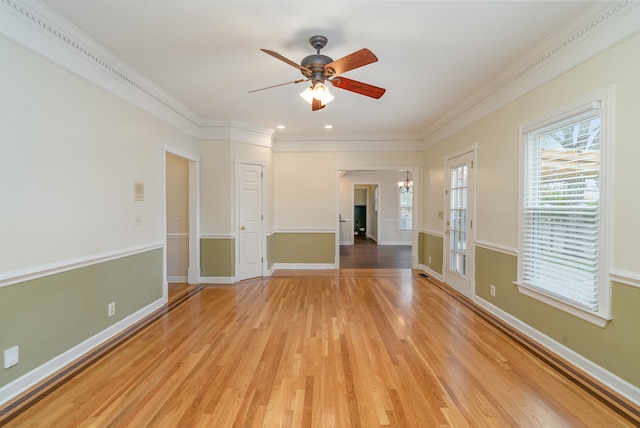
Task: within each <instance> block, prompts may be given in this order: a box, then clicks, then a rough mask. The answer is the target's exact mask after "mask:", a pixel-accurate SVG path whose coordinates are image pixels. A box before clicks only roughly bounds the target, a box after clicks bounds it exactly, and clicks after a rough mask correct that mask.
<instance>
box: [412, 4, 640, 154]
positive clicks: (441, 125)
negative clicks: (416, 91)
mask: <svg viewBox="0 0 640 428" xmlns="http://www.w3.org/2000/svg"><path fill="white" fill-rule="evenodd" d="M639 6H640V2H637V1H634V0H623V1H615V2H600V3H598V4H596V5H595V6H594V7H592V8H591V9H590V10H589V11H587V12H586V13H585V14H583V15H581V16H579V17H577V18H576V19H575V20H574V21H573V23H571V24H569V25H567V26H566V30H565V31H563V32H558V33H555V34H553V35H551V36H549V37H548V38H547V39H545V40H543V41H542V42H541V43H539V44H538V45H537V46H536V47H535V48H534V49H532V50H531V51H529V52H528V53H527V54H525V55H524V56H523V57H521V59H520V60H519V61H516V62H515V63H514V66H513V67H511V68H509V69H507V70H506V71H505V72H504V73H502V74H500V75H499V76H497V77H495V78H494V79H492V80H491V81H489V82H488V83H487V84H485V85H484V86H483V87H482V88H481V89H479V90H478V91H477V92H476V93H475V94H473V95H472V96H470V97H468V98H467V101H466V102H464V103H462V104H460V105H458V106H457V107H456V108H454V109H452V110H450V111H449V112H448V113H447V114H445V115H444V116H442V117H441V118H440V119H439V120H437V121H435V122H434V123H432V124H431V125H430V126H429V127H427V128H426V129H425V130H424V132H423V133H422V137H423V138H424V142H425V144H424V147H425V148H426V147H429V146H431V145H433V144H436V143H438V142H439V141H442V140H443V139H445V138H447V137H449V136H450V135H452V134H454V133H455V132H457V131H459V130H461V129H462V128H464V127H465V126H468V125H469V124H471V123H473V122H474V121H476V120H478V119H480V118H482V117H483V116H486V115H487V114H489V113H491V112H494V111H496V110H497V109H499V108H501V107H503V106H504V105H506V104H508V103H509V102H512V101H514V100H515V99H517V98H519V97H521V96H522V95H524V94H526V93H527V92H529V91H531V90H533V89H535V88H536V87H538V86H540V85H542V84H544V83H546V82H548V81H550V80H552V79H554V78H556V77H558V76H559V75H561V74H563V73H565V72H567V71H568V70H570V69H571V68H574V67H576V66H577V65H579V64H581V63H583V62H585V61H587V60H588V59H590V58H592V57H593V56H595V55H597V54H599V53H600V52H602V51H604V50H605V49H607V48H609V47H611V46H613V45H614V44H616V43H618V42H620V41H622V40H624V39H625V38H627V37H630V36H631V35H633V34H635V33H637V32H638V31H640V27H638V24H637V23H638V22H640V7H639Z"/></svg>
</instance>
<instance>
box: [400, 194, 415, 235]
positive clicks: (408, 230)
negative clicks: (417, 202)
mask: <svg viewBox="0 0 640 428" xmlns="http://www.w3.org/2000/svg"><path fill="white" fill-rule="evenodd" d="M409 194H410V195H411V207H410V208H411V227H408V228H404V227H402V208H406V207H403V206H402V193H400V191H399V190H398V231H400V232H410V231H412V230H413V205H414V197H413V191H412V192H409Z"/></svg>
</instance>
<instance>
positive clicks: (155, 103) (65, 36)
mask: <svg viewBox="0 0 640 428" xmlns="http://www.w3.org/2000/svg"><path fill="white" fill-rule="evenodd" d="M604 5H605V7H604V9H603V3H598V4H597V5H596V6H594V8H593V9H591V10H590V11H588V12H587V14H585V15H582V16H581V17H579V18H578V19H577V20H576V21H574V25H571V26H569V30H567V31H566V32H564V33H562V34H554V35H551V36H550V37H549V38H547V39H546V40H544V41H543V42H542V43H540V44H539V45H538V46H537V47H536V48H535V49H533V50H532V51H531V52H530V53H529V54H527V55H525V56H523V57H522V59H521V60H520V61H518V62H517V63H516V64H515V65H514V67H513V68H511V69H509V70H507V71H506V72H505V73H503V74H502V75H500V76H497V77H496V78H495V79H493V80H492V81H490V82H488V83H487V84H486V85H485V86H484V87H483V88H482V89H480V90H479V91H477V92H476V93H475V94H474V95H472V96H471V97H468V101H467V102H465V103H464V104H461V105H459V106H458V107H456V108H455V109H453V110H451V111H449V112H448V113H447V114H446V115H444V116H443V117H442V118H441V119H439V120H437V121H435V122H434V123H433V124H431V125H429V126H428V127H427V128H426V129H425V130H424V131H423V132H422V133H421V135H416V136H402V135H401V136H384V137H380V136H373V135H366V136H365V135H363V136H355V137H350V136H344V135H343V136H340V135H326V136H324V135H316V136H288V135H286V136H285V135H278V134H277V132H276V131H275V130H273V129H268V128H262V127H259V126H257V125H252V124H247V123H243V122H240V121H236V120H219V121H218V120H214V121H204V120H203V119H202V118H200V117H199V116H198V115H197V114H195V113H194V112H193V111H191V110H190V109H189V108H187V107H186V106H185V105H183V104H182V103H180V102H179V101H178V100H177V99H175V98H173V97H172V96H171V95H169V94H168V93H166V92H165V91H164V90H163V89H162V88H160V87H159V86H157V85H155V84H154V83H153V82H151V81H150V80H149V79H147V78H146V77H145V76H143V75H142V74H140V73H138V72H137V71H136V70H135V69H133V68H132V67H130V66H129V65H128V64H127V63H125V62H124V61H123V60H121V59H120V58H118V57H117V56H116V55H115V54H113V53H112V52H110V51H108V50H107V49H106V48H104V47H103V46H101V45H100V44H99V43H97V42H96V41H95V40H93V39H92V38H90V37H89V36H88V35H86V34H85V33H83V32H82V31H80V30H79V29H78V28H77V27H75V26H73V25H72V24H70V23H69V22H68V21H67V20H66V19H64V17H62V16H60V15H58V14H57V13H56V12H54V11H53V10H51V9H50V8H49V7H47V6H46V5H45V4H43V3H40V2H29V3H27V2H26V1H23V0H0V34H2V35H4V36H6V37H7V38H8V39H10V40H13V41H15V42H17V43H18V44H20V45H22V46H24V47H26V48H28V49H30V50H32V51H34V52H36V53H38V54H40V55H41V56H43V57H45V58H46V59H48V60H50V61H52V62H53V63H55V64H58V65H60V66H61V67H63V68H65V69H66V70H68V71H70V72H71V73H74V74H76V75H78V76H80V77H82V78H84V79H86V80H88V81H90V82H92V83H94V84H96V85H98V86H99V87H102V88H103V89H106V90H107V91H109V92H111V93H112V94H114V95H116V96H118V97H120V98H122V99H124V100H126V101H128V102H130V103H132V104H133V105H135V106H137V107H139V108H141V109H142V110H144V111H146V112H148V113H150V114H152V115H154V116H156V117H158V118H159V119H161V120H163V121H164V122H166V123H168V124H170V125H172V126H175V127H176V128H178V129H180V130H182V131H184V132H186V133H187V134H189V135H191V136H193V137H195V138H199V139H213V140H215V139H230V140H232V141H238V142H243V143H248V144H254V145H258V146H263V147H270V148H272V149H274V150H276V151H318V150H319V151H352V150H356V151H362V150H366V151H385V150H394V151H395V150H422V149H424V148H426V147H428V146H430V145H433V144H436V143H437V142H439V141H441V140H442V139H444V138H446V137H448V136H450V135H452V134H453V133H455V132H457V131H458V130H460V129H462V128H463V127H465V126H467V125H469V124H470V123H472V122H473V121H475V120H477V119H479V118H481V117H483V116H485V115H487V114H489V113H491V112H493V111H495V110H496V109H498V108H500V107H502V106H504V105H505V104H507V103H508V102H511V101H513V100H514V99H516V98H518V97H519V96H522V95H523V94H525V93H526V92H528V91H530V90H532V89H534V88H535V87H537V86H540V85H541V84H543V83H545V82H546V81H549V80H550V79H552V78H555V77H557V76H558V75H560V74H562V73H564V72H566V71H567V70H569V69H570V68H572V67H575V66H576V65H578V64H580V63H581V62H584V61H586V60H587V59H589V58H590V57H592V56H594V55H596V54H598V53H599V52H601V51H602V50H604V49H606V48H608V47H610V46H612V45H613V44H615V43H617V42H619V41H621V40H623V39H624V38H626V37H629V36H630V35H632V34H634V33H636V32H638V31H639V28H638V26H637V22H638V21H639V20H640V7H639V6H640V2H637V1H634V0H622V1H616V2H605V3H604ZM612 24H614V25H612ZM587 39H588V44H587V43H586V41H587ZM363 143H366V144H363ZM314 144H315V145H319V146H320V147H319V148H317V149H315V150H312V149H311V146H312V145H314Z"/></svg>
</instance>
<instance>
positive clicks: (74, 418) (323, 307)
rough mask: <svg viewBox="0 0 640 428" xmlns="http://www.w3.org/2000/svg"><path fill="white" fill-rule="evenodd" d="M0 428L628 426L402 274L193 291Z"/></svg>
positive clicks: (283, 275)
mask: <svg viewBox="0 0 640 428" xmlns="http://www.w3.org/2000/svg"><path fill="white" fill-rule="evenodd" d="M7 426H9V427H40V426H60V427H75V426H82V427H90V426H91V427H93V426H95V427H144V426H153V427H191V426H202V427H231V426H238V427H288V426H292V427H378V426H397V427H414V426H415V427H446V426H450V427H467V426H469V427H514V426H522V427H624V426H633V425H632V424H631V423H630V422H628V421H627V420H625V419H623V418H622V417H621V416H619V415H618V414H617V413H615V412H614V411H613V410H611V409H610V408H609V407H607V406H605V405H604V404H603V403H602V402H600V401H598V400H597V399H595V398H594V397H593V396H591V395H590V394H589V393H587V392H585V390H583V389H581V388H580V387H578V386H577V385H575V384H574V383H572V382H571V381H569V380H568V379H567V378H565V377H564V376H562V375H560V374H559V373H558V372H556V371H554V370H553V369H551V368H550V367H549V366H548V365H546V364H545V363H543V362H542V361H541V360H539V359H538V358H536V357H534V356H533V355H532V354H531V353H529V352H528V351H526V350H524V349H523V348H522V347H521V346H519V345H517V344H516V343H515V342H514V341H512V340H511V339H509V338H508V337H506V336H505V335H503V334H502V333H501V332H499V331H498V330H496V329H495V328H494V327H493V326H492V325H490V324H489V323H487V322H486V321H485V320H484V319H483V318H482V317H479V316H478V315H477V314H476V313H475V312H473V311H471V310H469V308H468V307H467V305H465V304H462V303H461V301H460V300H459V299H458V298H454V296H453V295H452V294H451V292H448V291H446V292H445V291H444V290H443V289H442V288H441V287H440V286H438V285H435V284H434V283H432V282H430V281H429V280H427V279H425V278H421V277H419V276H418V275H417V272H415V271H414V272H412V271H410V270H362V269H359V270H340V271H323V272H318V271H315V272H312V271H309V272H294V273H291V272H286V271H281V272H276V274H275V275H274V276H273V277H271V278H265V279H258V280H250V281H246V282H243V283H240V284H238V285H237V286H235V287H220V288H216V287H205V288H202V289H200V290H196V291H195V292H194V293H193V294H192V295H191V297H189V298H188V299H186V300H183V301H182V303H180V304H179V305H176V306H174V307H173V309H171V310H170V311H168V312H167V313H165V314H164V315H163V316H162V317H160V318H159V319H157V320H156V321H155V322H153V323H152V324H150V325H148V326H147V327H146V328H144V329H143V330H142V331H140V332H139V333H138V334H136V335H135V336H133V337H131V338H130V339H128V340H127V342H126V343H124V344H123V345H121V346H119V347H118V348H116V349H115V350H113V351H111V352H110V353H109V354H108V355H106V356H104V357H103V358H101V359H100V360H98V361H97V362H95V363H94V364H92V365H91V366H90V367H88V368H86V369H85V370H83V371H82V372H81V373H79V374H78V375H76V376H75V377H73V378H72V379H70V380H68V381H67V382H65V383H64V384H62V385H61V386H60V387H59V388H57V389H56V390H54V391H53V392H52V393H50V394H49V395H47V396H46V397H44V398H43V399H42V400H40V401H38V402H37V403H36V404H34V405H33V406H31V407H29V408H28V409H27V410H25V411H24V412H22V413H20V414H18V416H17V417H15V418H14V419H12V420H11V421H10V422H9V423H8V425H7Z"/></svg>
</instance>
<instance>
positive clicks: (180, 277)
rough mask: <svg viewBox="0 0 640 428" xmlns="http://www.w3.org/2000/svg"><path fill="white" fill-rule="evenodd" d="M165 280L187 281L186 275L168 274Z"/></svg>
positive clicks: (174, 281)
mask: <svg viewBox="0 0 640 428" xmlns="http://www.w3.org/2000/svg"><path fill="white" fill-rule="evenodd" d="M167 282H173V283H176V282H187V277H186V276H168V277H167Z"/></svg>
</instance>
